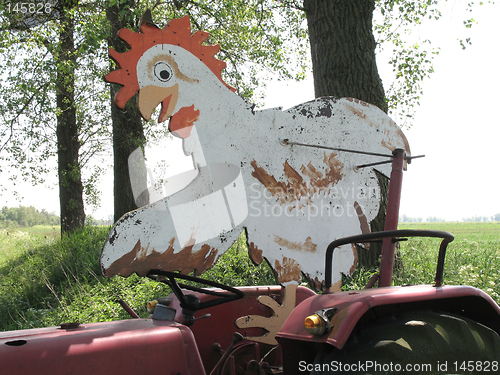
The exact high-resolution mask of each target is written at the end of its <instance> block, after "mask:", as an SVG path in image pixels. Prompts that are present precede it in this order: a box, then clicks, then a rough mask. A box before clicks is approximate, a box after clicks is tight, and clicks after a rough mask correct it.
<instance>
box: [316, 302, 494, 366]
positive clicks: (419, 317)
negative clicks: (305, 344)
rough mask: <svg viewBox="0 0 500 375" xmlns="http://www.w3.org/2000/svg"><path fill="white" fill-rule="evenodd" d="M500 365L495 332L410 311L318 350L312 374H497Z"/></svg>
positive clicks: (465, 321) (438, 315) (464, 321)
mask: <svg viewBox="0 0 500 375" xmlns="http://www.w3.org/2000/svg"><path fill="white" fill-rule="evenodd" d="M469 361H470V362H469ZM499 365H500V338H499V336H498V334H497V333H496V332H495V331H493V330H491V329H489V328H488V327H485V326H484V325H482V324H479V323H477V322H474V321H472V320H470V319H467V318H464V317H460V316H457V315H453V314H448V313H436V312H432V311H407V312H404V313H401V314H399V315H398V316H397V317H396V316H390V317H386V318H383V319H380V320H378V321H376V322H374V323H372V324H369V325H368V326H366V327H363V328H362V329H360V330H359V331H358V332H356V333H355V334H352V335H351V337H350V338H349V340H348V341H347V343H346V345H345V346H344V348H343V349H342V350H337V349H335V348H333V349H332V350H329V349H328V350H324V351H323V352H321V353H319V354H318V355H317V357H316V359H315V362H314V364H313V366H314V367H313V371H312V372H311V374H336V375H338V374H400V373H401V374H403V373H404V374H439V375H443V374H484V373H489V374H498V373H500V368H499Z"/></svg>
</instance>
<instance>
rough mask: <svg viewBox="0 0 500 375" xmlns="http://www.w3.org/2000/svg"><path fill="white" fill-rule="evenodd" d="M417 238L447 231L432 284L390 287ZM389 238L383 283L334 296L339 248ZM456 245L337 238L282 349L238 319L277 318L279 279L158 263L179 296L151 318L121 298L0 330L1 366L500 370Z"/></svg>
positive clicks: (289, 322)
mask: <svg viewBox="0 0 500 375" xmlns="http://www.w3.org/2000/svg"><path fill="white" fill-rule="evenodd" d="M395 155H396V157H395V158H394V161H393V165H394V168H396V169H395V170H393V173H392V178H391V186H390V193H389V194H390V195H389V210H388V211H389V212H388V214H389V213H390V210H391V205H394V206H396V210H397V205H398V201H396V202H394V197H395V196H396V197H397V195H398V194H399V188H400V182H401V179H400V178H398V177H397V176H398V174H399V175H401V169H400V168H399V167H400V166H401V165H402V161H403V158H404V152H399V150H398V151H397V152H395ZM398 185H399V186H398ZM390 219H391V216H389V215H388V220H387V224H388V225H389V226H390V225H391V223H390ZM392 219H394V217H392ZM413 236H419V237H422V236H425V237H439V238H442V242H441V246H440V248H439V250H438V251H439V260H438V265H437V271H436V277H435V284H434V285H418V286H412V285H405V286H390V284H391V276H392V260H393V259H394V245H395V243H396V242H397V241H402V240H404V239H405V238H408V237H413ZM381 239H383V240H384V241H385V242H384V247H383V254H382V262H381V269H380V277H379V278H378V279H379V287H378V288H373V287H371V286H373V284H374V283H375V282H376V280H375V279H376V278H374V280H373V281H371V282H370V284H371V285H368V286H367V288H366V289H364V290H360V291H347V292H339V293H331V292H329V289H328V288H329V287H330V285H331V283H330V280H331V274H330V273H329V272H328V270H331V262H332V255H333V253H334V251H335V249H338V247H339V246H341V245H343V244H346V243H366V242H368V241H377V240H381ZM451 241H453V235H451V234H450V233H447V232H439V231H429V230H388V231H384V232H377V233H371V234H361V235H356V236H351V237H347V238H341V239H337V240H335V241H333V242H331V244H330V245H329V246H328V248H327V249H326V255H325V256H326V281H325V286H326V291H325V292H324V293H322V294H316V293H314V292H313V291H312V290H310V289H308V288H305V287H303V286H299V287H298V288H296V291H295V296H294V297H295V298H293V299H294V300H295V306H294V307H292V308H293V310H292V311H291V313H290V315H289V316H288V318H287V319H286V321H285V323H284V324H283V326H282V327H281V328H280V329H279V331H278V333H277V334H276V335H275V338H276V340H277V345H272V344H268V343H259V342H258V341H252V340H248V339H245V338H244V337H259V336H262V335H263V334H265V333H266V331H265V330H264V329H262V328H245V329H238V328H236V327H235V325H234V322H235V321H236V320H238V319H241V317H243V319H249V318H250V314H251V315H252V316H253V317H254V318H255V316H261V317H263V318H272V317H273V316H277V315H279V310H278V308H279V307H281V306H282V305H284V303H283V301H284V299H285V296H284V290H285V289H284V288H282V287H281V286H277V285H273V286H265V287H263V286H258V287H238V288H232V287H228V286H225V285H221V284H218V283H215V282H213V281H207V280H202V279H199V278H198V277H194V276H189V275H183V274H180V273H176V272H166V271H161V270H151V271H150V272H149V273H148V277H150V278H153V279H156V280H157V281H158V282H161V283H165V284H167V285H169V286H170V287H171V288H172V290H173V294H172V295H170V296H168V297H165V298H161V299H159V300H158V301H155V305H154V311H153V313H152V316H151V318H150V319H139V318H138V316H137V315H136V314H135V313H134V312H133V311H131V310H130V308H128V306H126V304H123V305H124V307H125V308H126V309H127V311H129V313H130V314H131V316H132V318H133V319H129V320H123V321H114V322H102V323H91V324H79V323H66V324H61V326H59V327H53V328H40V329H31V330H21V331H12V332H3V333H1V334H0V340H1V346H0V350H1V351H0V358H1V368H2V373H5V374H10V375H12V374H31V373H36V374H52V375H53V374H89V373H91V374H107V375H109V374H136V373H164V374H169V375H170V374H200V375H201V374H281V373H283V374H287V375H288V374H302V373H314V374H316V373H325V374H326V373H370V374H382V373H384V374H385V373H393V374H397V373H402V372H410V373H433V374H441V373H454V374H457V373H458V374H470V373H483V372H489V373H498V371H499V368H498V366H499V360H500V338H499V335H498V334H499V332H500V308H499V307H498V305H497V304H496V303H495V302H494V301H493V300H492V299H491V298H490V297H489V296H488V295H486V294H485V293H484V292H482V291H480V290H478V289H475V288H472V287H468V286H448V285H443V265H444V258H445V252H446V247H447V245H448V243H449V242H451ZM384 280H385V281H384ZM181 281H182V283H181ZM185 281H188V282H196V283H197V284H196V285H199V284H200V283H201V284H205V285H206V286H208V287H209V288H202V287H199V286H193V285H194V284H192V283H189V284H185V283H184V282H185ZM263 297H265V298H264V299H263ZM257 298H259V300H260V302H259V301H258V300H257Z"/></svg>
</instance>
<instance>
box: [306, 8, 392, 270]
mask: <svg viewBox="0 0 500 375" xmlns="http://www.w3.org/2000/svg"><path fill="white" fill-rule="evenodd" d="M304 9H305V12H306V17H307V24H308V29H309V39H310V43H311V55H312V64H313V77H314V91H315V96H316V97H321V96H335V97H337V98H342V97H352V98H357V99H360V100H363V101H365V102H368V103H371V104H373V105H376V106H377V107H379V108H380V109H382V110H383V111H384V112H387V102H386V100H385V94H384V87H383V85H382V80H381V79H380V76H379V74H378V70H377V63H376V60H375V47H376V43H375V39H374V37H373V28H372V18H373V11H374V9H375V2H374V1H372V0H304ZM377 177H378V179H379V183H380V188H381V204H380V211H379V214H378V216H377V217H376V218H375V219H374V220H373V221H372V222H371V223H370V226H371V230H372V232H376V231H381V230H384V224H385V212H386V209H387V193H388V186H389V184H388V178H387V177H385V176H383V175H382V174H380V173H377ZM377 245H378V246H377ZM381 251H382V247H381V245H379V244H373V245H372V246H371V248H370V250H364V249H359V252H358V257H359V258H358V264H359V266H360V267H364V268H367V269H373V268H375V267H377V265H378V261H379V258H380V254H381Z"/></svg>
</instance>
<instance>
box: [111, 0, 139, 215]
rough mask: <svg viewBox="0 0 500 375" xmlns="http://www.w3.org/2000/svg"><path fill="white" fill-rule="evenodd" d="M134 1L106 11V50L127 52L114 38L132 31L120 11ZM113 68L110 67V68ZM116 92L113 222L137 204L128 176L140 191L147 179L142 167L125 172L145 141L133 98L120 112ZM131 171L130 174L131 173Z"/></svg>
mask: <svg viewBox="0 0 500 375" xmlns="http://www.w3.org/2000/svg"><path fill="white" fill-rule="evenodd" d="M133 6H134V1H133V0H129V1H128V2H123V3H120V4H119V5H115V6H113V7H109V8H108V9H107V12H106V13H107V18H108V21H109V22H110V24H111V36H110V38H109V40H108V45H109V47H110V48H114V49H115V50H117V51H118V52H120V53H123V52H125V51H127V46H126V44H125V43H124V42H123V41H122V40H121V39H119V38H118V36H117V34H118V31H119V30H120V29H122V28H125V27H126V28H129V29H134V28H135V25H134V20H130V19H127V16H128V17H130V15H129V12H123V13H122V15H120V11H121V10H124V9H125V8H126V7H133ZM112 69H114V67H113V68H112ZM119 89H120V86H119V85H115V84H111V102H112V103H111V117H112V123H113V165H114V166H113V175H114V187H113V193H114V220H115V221H117V220H118V219H119V218H120V217H122V216H123V215H124V214H125V213H127V212H129V211H132V210H135V209H136V208H137V204H136V202H135V199H134V194H133V191H132V184H131V175H132V178H133V179H134V183H135V184H136V185H137V186H142V188H141V189H140V190H141V191H145V190H146V188H147V176H146V171H145V169H144V168H138V170H137V171H129V167H128V158H129V156H130V154H131V153H132V152H133V151H134V150H136V149H137V148H138V147H140V148H141V149H143V148H144V144H145V141H146V138H145V136H144V128H143V125H142V119H141V115H140V113H139V109H138V108H137V105H136V97H134V98H132V99H130V100H129V102H128V103H127V106H126V107H125V110H121V109H120V108H118V107H117V106H116V105H115V104H114V103H113V98H114V97H115V94H116V93H117V92H118V90H119ZM131 172H132V173H131ZM141 198H142V202H141V203H140V205H141V206H143V205H145V204H148V203H149V199H148V196H147V194H146V195H144V194H143V195H142V197H141Z"/></svg>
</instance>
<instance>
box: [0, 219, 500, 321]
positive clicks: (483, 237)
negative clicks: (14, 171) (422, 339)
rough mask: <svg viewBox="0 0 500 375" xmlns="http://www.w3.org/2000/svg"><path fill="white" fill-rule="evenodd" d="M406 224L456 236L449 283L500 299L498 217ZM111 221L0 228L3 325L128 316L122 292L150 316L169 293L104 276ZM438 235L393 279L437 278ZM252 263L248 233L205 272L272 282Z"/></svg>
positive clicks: (402, 259)
mask: <svg viewBox="0 0 500 375" xmlns="http://www.w3.org/2000/svg"><path fill="white" fill-rule="evenodd" d="M400 229H436V230H444V231H449V232H452V233H454V234H455V235H456V239H455V240H454V241H453V242H452V243H451V244H450V245H449V247H448V251H447V255H446V266H445V274H444V280H445V283H446V284H462V285H472V286H475V287H478V288H480V289H483V290H484V291H486V292H487V293H488V294H490V295H491V296H492V297H493V298H494V299H495V300H496V301H497V302H500V223H499V222H484V223H405V224H402V225H400ZM108 231H109V228H108V227H87V228H85V230H83V231H82V232H80V233H76V234H75V235H73V236H71V237H69V238H64V239H63V240H61V239H60V234H59V228H53V227H34V228H29V229H27V228H24V229H23V228H21V229H16V230H9V231H8V232H7V231H5V230H0V330H11V329H22V328H32V327H42V326H49V325H59V324H60V323H61V322H69V321H79V322H83V323H88V322H94V321H104V320H114V319H124V318H127V317H128V315H127V314H126V313H125V312H124V311H123V309H122V308H121V307H120V306H119V304H118V303H117V302H116V300H117V299H119V298H122V299H124V300H125V301H127V302H128V303H129V304H130V305H131V307H132V308H133V309H134V310H135V311H137V312H138V313H139V315H141V316H143V317H145V316H147V315H148V313H147V311H146V310H145V303H146V302H147V301H148V300H151V299H154V298H157V297H159V296H164V295H166V294H168V293H169V291H168V290H167V289H166V288H165V287H164V286H162V285H159V284H157V283H154V282H152V281H150V280H148V279H146V278H140V277H136V276H131V277H129V278H127V279H124V278H121V277H115V278H111V279H105V278H103V277H102V276H100V269H99V255H100V251H101V248H102V244H103V243H104V240H105V238H106V236H107V233H108ZM438 245H439V240H434V239H422V238H417V239H410V240H409V241H407V242H402V243H401V248H400V250H399V260H398V261H397V262H396V264H397V268H396V270H395V273H394V284H395V285H403V284H430V283H432V282H433V281H434V275H435V269H436V259H437V253H438ZM264 263H265V262H263V265H261V266H260V267H254V266H253V265H251V263H250V260H249V259H248V255H247V252H246V245H245V239H244V237H240V239H239V240H238V241H237V243H236V244H235V245H234V246H233V248H232V249H231V250H230V251H228V252H227V253H226V254H224V256H223V257H222V258H221V259H220V261H219V262H218V263H217V265H216V266H215V267H214V268H213V269H211V270H209V271H207V272H206V273H205V274H204V275H203V277H206V278H208V279H212V280H216V281H219V282H222V283H226V284H229V285H252V284H253V285H257V284H259V285H265V284H272V283H273V277H272V272H271V270H270V269H269V267H267V265H265V264H264ZM372 273H373V271H371V270H359V271H357V272H356V273H355V274H354V275H353V276H352V277H348V278H346V281H345V285H344V289H345V290H350V289H360V288H363V287H364V285H366V282H367V281H368V279H369V277H370V276H371V274H372Z"/></svg>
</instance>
